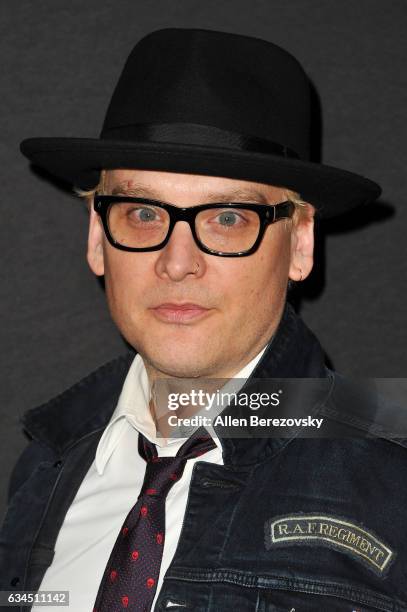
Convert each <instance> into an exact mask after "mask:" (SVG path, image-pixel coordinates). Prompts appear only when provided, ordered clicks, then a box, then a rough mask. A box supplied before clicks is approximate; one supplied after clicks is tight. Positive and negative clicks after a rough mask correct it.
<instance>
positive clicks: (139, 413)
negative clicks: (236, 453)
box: [95, 345, 267, 476]
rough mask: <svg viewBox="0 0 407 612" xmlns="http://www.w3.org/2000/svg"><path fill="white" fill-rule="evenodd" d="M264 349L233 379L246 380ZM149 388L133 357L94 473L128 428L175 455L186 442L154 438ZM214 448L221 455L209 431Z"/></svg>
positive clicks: (101, 469)
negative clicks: (215, 447)
mask: <svg viewBox="0 0 407 612" xmlns="http://www.w3.org/2000/svg"><path fill="white" fill-rule="evenodd" d="M266 348H267V345H266V346H265V347H264V348H263V349H262V350H261V351H259V353H257V355H256V356H255V357H254V358H253V359H252V360H251V361H250V362H249V363H247V364H246V365H245V366H244V367H243V368H242V369H241V370H239V372H237V374H235V375H234V376H233V377H232V378H239V379H247V378H249V376H250V374H251V373H252V371H253V370H254V368H255V366H256V365H257V363H258V362H259V361H260V359H261V357H262V356H263V353H264V351H265V350H266ZM150 399H151V392H150V384H149V380H148V375H147V371H146V368H145V365H144V361H143V359H142V357H141V355H140V354H136V356H135V357H134V359H133V362H132V364H131V366H130V369H129V371H128V374H127V376H126V379H125V381H124V384H123V388H122V391H121V394H120V397H119V400H118V402H117V406H116V408H115V410H114V412H113V414H112V417H111V419H110V421H109V423H108V425H107V427H106V429H105V431H104V432H103V434H102V436H101V438H100V440H99V444H98V446H97V449H96V456H95V464H96V469H97V472H98V474H99V475H100V476H102V475H103V473H104V470H105V467H106V464H107V462H108V461H109V459H110V457H111V456H112V454H113V453H114V451H115V449H116V448H117V445H118V444H119V442H120V438H121V436H122V434H123V433H124V432H125V429H126V428H127V427H128V426H129V425H130V426H132V427H134V429H135V430H137V431H138V432H139V433H142V434H143V435H144V436H145V437H146V438H148V439H149V440H150V442H153V444H156V445H157V446H158V447H159V448H160V449H163V448H168V447H171V450H169V452H170V453H171V454H175V453H176V451H177V450H178V448H179V447H180V446H181V444H182V443H183V442H184V440H185V438H163V437H162V436H157V430H156V426H155V423H154V420H153V417H152V415H151V411H150V406H149V405H150ZM209 433H210V434H211V436H212V437H213V440H214V442H215V444H216V446H217V447H218V448H219V450H220V451H222V445H221V442H220V440H219V438H218V436H217V434H216V432H215V430H214V429H213V428H212V427H211V428H210V432H209Z"/></svg>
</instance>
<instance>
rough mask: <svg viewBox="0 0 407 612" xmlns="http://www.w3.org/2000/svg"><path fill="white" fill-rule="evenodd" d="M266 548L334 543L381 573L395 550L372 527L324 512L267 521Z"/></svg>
mask: <svg viewBox="0 0 407 612" xmlns="http://www.w3.org/2000/svg"><path fill="white" fill-rule="evenodd" d="M265 532H266V539H265V543H266V548H267V549H268V550H269V549H270V548H272V547H274V546H278V545H282V546H284V545H288V544H297V545H300V544H310V545H323V546H329V547H333V548H335V549H336V550H339V551H341V552H344V553H346V554H349V555H350V556H351V557H352V558H354V559H357V560H358V561H361V562H363V563H365V564H366V565H367V567H369V568H370V569H372V570H374V571H375V572H376V573H377V574H379V575H380V576H383V575H384V574H385V573H386V572H387V570H388V568H389V566H390V564H391V563H392V561H393V560H394V558H395V556H396V554H395V552H394V551H393V550H391V548H389V547H388V546H387V545H386V544H385V543H384V542H383V540H380V539H379V538H378V537H377V536H376V535H375V534H374V533H373V532H372V531H371V530H368V529H366V528H365V527H364V526H363V527H362V526H360V525H357V524H356V523H352V522H351V521H349V520H347V519H343V518H339V517H336V516H332V515H330V516H329V515H325V514H301V513H297V514H295V515H291V514H287V515H284V516H279V517H273V518H272V519H270V520H269V521H267V522H266V525H265Z"/></svg>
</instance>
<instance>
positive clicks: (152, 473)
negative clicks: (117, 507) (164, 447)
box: [139, 427, 216, 497]
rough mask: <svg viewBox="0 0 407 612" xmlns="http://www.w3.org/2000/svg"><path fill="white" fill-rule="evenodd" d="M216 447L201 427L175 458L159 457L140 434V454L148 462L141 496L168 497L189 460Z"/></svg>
mask: <svg viewBox="0 0 407 612" xmlns="http://www.w3.org/2000/svg"><path fill="white" fill-rule="evenodd" d="M215 447H216V444H215V442H214V441H213V439H212V438H211V436H210V435H209V434H208V432H207V431H206V429H205V428H203V427H201V428H200V429H199V430H197V431H196V432H195V433H194V434H193V435H192V436H191V437H190V438H188V440H186V441H185V442H184V444H183V445H182V446H181V448H180V449H179V450H178V452H177V454H176V455H175V457H158V455H157V449H156V446H155V444H153V443H152V442H150V440H148V439H147V438H146V437H145V436H143V434H141V433H139V453H140V455H141V456H142V457H143V459H145V460H146V461H147V467H146V473H145V477H144V482H143V487H142V490H141V493H140V495H148V496H152V497H156V496H158V495H163V494H164V495H166V494H167V493H168V491H169V490H170V488H171V487H172V485H173V484H175V482H176V481H177V480H179V479H180V478H181V476H182V474H183V472H184V468H185V464H186V462H187V460H188V459H192V458H194V457H199V456H200V455H203V454H204V453H206V452H207V451H209V450H211V449H212V448H215Z"/></svg>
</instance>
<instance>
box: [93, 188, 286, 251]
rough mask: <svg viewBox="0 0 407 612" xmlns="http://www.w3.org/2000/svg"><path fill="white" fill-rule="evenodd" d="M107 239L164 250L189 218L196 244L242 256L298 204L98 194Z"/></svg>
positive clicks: (97, 206) (125, 245) (98, 209)
mask: <svg viewBox="0 0 407 612" xmlns="http://www.w3.org/2000/svg"><path fill="white" fill-rule="evenodd" d="M94 209H95V211H96V212H97V213H98V214H99V215H100V217H101V220H102V223H103V228H104V230H105V233H106V237H107V239H108V241H109V243H110V244H111V245H112V246H114V247H116V248H117V249H121V250H123V251H133V252H147V251H158V250H159V249H162V248H163V247H164V246H165V245H166V244H167V242H168V241H169V239H170V237H171V233H172V230H173V229H174V226H175V224H176V223H177V222H178V221H186V222H187V223H188V224H189V227H190V228H191V232H192V235H193V237H194V240H195V242H196V244H197V245H198V247H199V248H200V249H201V250H202V251H203V252H204V253H209V254H210V255H219V256H220V257H244V256H246V255H251V254H252V253H254V252H255V251H256V250H257V249H258V247H259V245H260V243H261V241H262V238H263V236H264V232H265V231H266V228H267V226H268V225H270V224H272V223H275V222H276V221H279V220H280V219H286V218H289V217H292V215H293V213H294V209H295V206H294V204H293V202H291V201H289V200H287V201H286V202H281V203H280V204H251V203H246V202H245V203H240V202H239V203H235V202H227V203H214V204H212V203H211V204H198V205H197V206H190V207H188V208H181V207H179V206H173V205H172V204H166V203H164V202H160V201H157V200H149V199H145V198H135V197H130V196H112V195H96V196H95V200H94Z"/></svg>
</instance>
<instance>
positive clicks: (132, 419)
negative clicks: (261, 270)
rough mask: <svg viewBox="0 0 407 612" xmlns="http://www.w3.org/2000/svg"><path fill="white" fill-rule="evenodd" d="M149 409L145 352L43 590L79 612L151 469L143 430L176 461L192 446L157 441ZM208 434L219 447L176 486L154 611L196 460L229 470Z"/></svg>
mask: <svg viewBox="0 0 407 612" xmlns="http://www.w3.org/2000/svg"><path fill="white" fill-rule="evenodd" d="M266 348H267V345H266V347H264V348H263V349H262V350H261V351H260V353H258V354H257V355H256V357H254V359H252V361H250V362H249V363H248V364H247V365H246V366H245V367H244V368H243V369H242V370H240V372H238V373H237V374H236V375H235V376H234V377H233V378H241V379H247V378H248V377H249V376H250V374H251V372H252V371H253V369H254V367H255V366H256V364H257V362H258V361H259V360H260V358H261V356H262V355H263V353H264V351H265V350H266ZM225 388H226V387H225ZM149 403H150V386H149V381H148V377H147V372H146V369H145V366H144V362H143V360H142V358H141V357H140V355H139V354H137V355H136V356H135V358H134V360H133V362H132V364H131V366H130V369H129V371H128V373H127V376H126V379H125V382H124V385H123V388H122V392H121V394H120V397H119V400H118V403H117V406H116V409H115V410H114V412H113V414H112V417H111V419H110V421H109V424H108V425H107V426H106V429H105V431H104V432H103V434H102V437H101V439H100V441H99V444H98V447H97V450H96V455H95V459H94V461H93V463H92V465H91V466H90V468H89V470H88V472H87V474H86V476H85V478H84V479H83V481H82V483H81V485H80V487H79V489H78V491H77V493H76V496H75V498H74V500H73V502H72V504H71V506H70V507H69V509H68V512H67V514H66V516H65V519H64V522H63V524H62V526H61V529H60V531H59V533H58V537H57V540H56V544H55V556H54V559H53V562H52V564H51V566H50V567H49V568H48V569H47V570H46V572H45V575H44V577H43V580H42V582H41V586H40V588H39V590H41V591H44V590H47V591H48V590H53V591H69V609H70V610H74V611H75V612H91V611H92V609H93V604H94V603H95V599H96V595H97V592H98V589H99V584H100V581H101V579H102V576H103V573H104V570H105V567H106V563H107V561H108V559H109V556H110V553H111V550H112V548H113V546H114V543H115V541H116V538H117V534H118V533H119V530H120V528H121V526H122V524H123V522H124V519H125V518H126V516H127V514H128V513H129V511H130V509H131V508H132V507H133V506H134V504H135V503H136V501H137V497H138V495H139V492H140V490H141V486H142V484H143V479H144V473H145V466H146V463H145V461H144V459H142V458H141V457H140V455H139V453H138V435H139V432H142V433H143V434H144V435H145V436H146V437H147V438H148V439H149V440H150V441H151V442H153V443H154V444H155V445H156V448H157V453H158V455H159V456H161V457H163V456H166V457H168V456H170V457H173V456H175V455H176V453H177V451H178V449H179V448H180V446H181V445H182V444H183V442H184V440H185V438H184V439H182V438H168V439H166V438H163V437H157V432H156V426H155V422H154V420H153V417H152V415H151V412H150V408H149ZM208 431H209V432H210V433H211V435H212V437H213V439H214V441H215V443H216V448H214V449H212V450H210V451H208V452H207V453H205V455H203V456H201V457H196V458H193V459H189V460H188V461H187V463H186V466H185V469H184V472H183V475H182V477H181V478H180V479H179V480H178V481H177V482H175V484H174V485H173V487H172V488H171V489H170V491H169V493H168V496H167V499H166V505H165V513H166V514H165V521H166V531H165V539H164V549H163V557H162V563H161V568H160V575H159V579H158V583H157V590H156V594H155V598H154V602H153V606H152V609H153V607H154V605H155V602H156V599H157V596H158V594H159V591H160V589H161V586H162V581H163V577H164V574H165V572H166V571H167V568H168V566H169V565H170V563H171V560H172V558H173V556H174V553H175V549H176V547H177V544H178V540H179V536H180V532H181V526H182V522H183V518H184V513H185V509H186V504H187V497H188V490H189V485H190V481H191V476H192V468H193V466H194V464H195V463H196V461H207V462H210V463H216V464H219V465H223V458H222V447H221V443H220V441H219V439H218V437H217V436H216V434H215V432H214V430H213V429H212V428H210V429H209V430H208ZM62 609H67V608H66V607H65V608H61V606H58V607H56V606H52V607H51V606H47V611H49V612H61V610H62ZM32 610H33V612H43V606H33V608H32Z"/></svg>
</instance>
